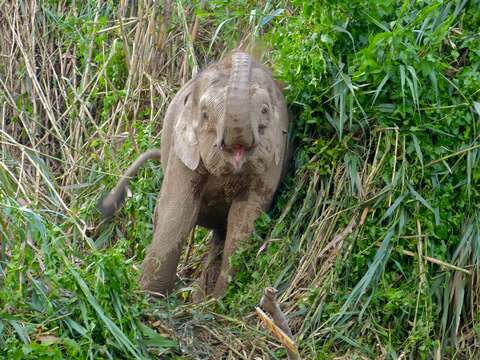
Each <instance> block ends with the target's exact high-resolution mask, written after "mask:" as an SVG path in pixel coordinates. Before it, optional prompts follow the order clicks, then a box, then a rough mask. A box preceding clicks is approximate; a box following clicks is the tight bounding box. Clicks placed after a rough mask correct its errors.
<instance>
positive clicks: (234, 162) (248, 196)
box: [100, 52, 288, 297]
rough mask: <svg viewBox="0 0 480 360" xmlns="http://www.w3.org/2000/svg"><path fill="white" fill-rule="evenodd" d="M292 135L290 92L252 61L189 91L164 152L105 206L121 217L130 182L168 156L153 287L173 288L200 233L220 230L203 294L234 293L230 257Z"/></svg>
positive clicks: (182, 95)
mask: <svg viewBox="0 0 480 360" xmlns="http://www.w3.org/2000/svg"><path fill="white" fill-rule="evenodd" d="M287 128H288V116H287V109H286V104H285V99H284V97H283V95H282V92H281V89H280V88H279V87H278V86H277V84H276V82H275V81H274V79H273V78H272V75H271V73H270V72H269V71H268V70H267V69H265V68H264V67H263V66H261V65H259V64H257V63H255V62H254V61H252V60H251V58H250V56H249V55H248V54H246V53H243V52H234V53H233V54H232V55H230V56H228V57H226V58H225V59H224V60H223V61H220V62H218V63H215V64H213V65H210V66H209V67H208V68H207V69H206V70H204V71H203V72H201V73H200V74H199V75H197V76H196V77H195V78H194V79H192V80H190V81H189V82H188V83H187V84H185V85H184V86H183V87H182V88H181V89H180V91H179V92H178V93H177V94H176V96H175V98H174V99H173V100H172V102H171V104H170V106H169V107H168V109H167V113H166V115H165V121H164V127H163V133H162V142H161V144H162V145H161V150H160V151H158V150H151V151H149V152H147V153H144V154H142V155H141V156H140V158H139V159H137V161H136V162H135V163H134V164H132V166H131V167H130V168H129V169H128V171H127V172H126V174H125V176H124V177H123V178H122V179H121V180H120V181H119V183H118V185H117V186H116V187H115V189H113V190H112V191H111V192H110V194H109V195H108V196H107V197H106V198H104V199H103V201H102V202H101V203H100V210H101V211H102V213H103V214H104V215H106V216H111V215H112V214H113V213H114V212H115V210H116V209H118V208H119V207H120V206H121V203H122V201H123V199H124V197H125V189H126V185H127V181H128V179H129V178H130V177H131V176H133V175H134V174H135V173H136V172H137V170H138V168H139V167H140V166H141V165H142V163H143V162H144V161H146V160H148V159H152V158H158V157H161V162H162V166H163V169H164V172H165V177H164V180H163V184H162V188H161V191H160V196H159V198H158V202H157V206H156V209H155V214H154V235H153V240H152V243H151V245H150V247H149V248H148V250H147V254H146V257H145V260H144V261H143V264H142V270H143V273H142V277H141V287H142V288H143V289H145V290H149V291H151V292H155V293H161V294H167V293H169V292H170V291H171V290H172V289H173V287H174V285H175V279H176V269H177V265H178V262H179V258H180V253H181V250H182V246H183V244H184V240H185V238H186V237H187V235H188V234H189V232H190V231H191V230H192V228H193V227H194V226H195V225H200V226H204V227H207V228H209V229H212V230H213V237H212V240H211V244H210V251H209V254H208V256H207V258H206V260H205V264H204V271H203V273H202V275H201V277H200V279H199V281H198V285H199V287H200V289H201V292H200V295H204V294H210V295H213V296H215V297H219V296H222V295H223V294H224V292H225V290H226V287H227V281H228V278H229V276H232V275H233V273H234V270H233V269H232V267H231V266H230V264H229V257H230V255H232V254H233V253H234V252H235V250H236V249H237V248H238V246H239V244H240V243H241V241H242V240H243V239H245V238H248V237H249V236H250V235H251V233H252V231H253V229H254V222H255V220H256V219H257V217H258V216H259V214H260V212H261V211H264V210H266V209H268V207H269V206H270V204H271V202H272V198H273V196H274V193H275V191H276V189H277V187H278V184H279V182H280V179H281V176H282V172H283V171H282V170H283V168H284V165H285V163H286V156H287Z"/></svg>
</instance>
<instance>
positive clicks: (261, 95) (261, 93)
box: [250, 84, 270, 103]
mask: <svg viewBox="0 0 480 360" xmlns="http://www.w3.org/2000/svg"><path fill="white" fill-rule="evenodd" d="M250 95H251V96H252V99H253V100H254V101H255V102H256V103H264V102H267V101H269V99H270V95H269V93H268V91H267V90H266V89H264V88H263V87H261V86H259V85H258V84H255V85H253V86H252V87H251V88H250Z"/></svg>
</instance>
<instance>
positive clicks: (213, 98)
mask: <svg viewBox="0 0 480 360" xmlns="http://www.w3.org/2000/svg"><path fill="white" fill-rule="evenodd" d="M225 94H226V90H225V89H222V88H215V87H210V88H208V89H207V90H206V91H205V92H204V93H203V94H202V95H201V97H200V106H203V107H207V108H213V109H218V108H222V107H223V104H224V102H225Z"/></svg>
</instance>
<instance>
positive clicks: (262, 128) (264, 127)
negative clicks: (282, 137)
mask: <svg viewBox="0 0 480 360" xmlns="http://www.w3.org/2000/svg"><path fill="white" fill-rule="evenodd" d="M266 128H267V125H265V124H260V125H258V132H259V133H260V135H263V133H264V132H265V129H266Z"/></svg>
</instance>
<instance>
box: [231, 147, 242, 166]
mask: <svg viewBox="0 0 480 360" xmlns="http://www.w3.org/2000/svg"><path fill="white" fill-rule="evenodd" d="M244 153H245V148H244V147H243V146H242V145H233V159H234V160H235V162H236V163H239V162H240V160H241V159H242V156H243V154H244Z"/></svg>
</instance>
